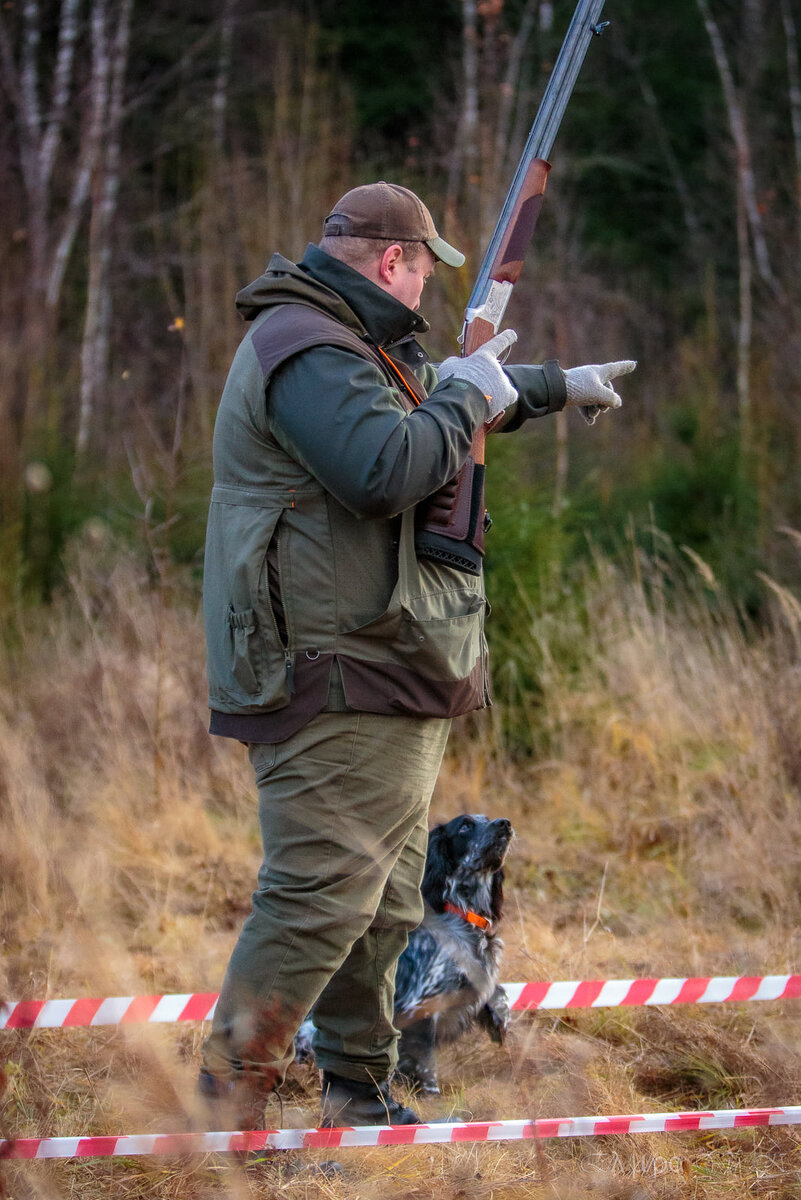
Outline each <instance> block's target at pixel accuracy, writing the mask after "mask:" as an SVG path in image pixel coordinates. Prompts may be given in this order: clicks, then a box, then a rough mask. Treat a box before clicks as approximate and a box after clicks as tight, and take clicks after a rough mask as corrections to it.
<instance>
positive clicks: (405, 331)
mask: <svg viewBox="0 0 801 1200" xmlns="http://www.w3.org/2000/svg"><path fill="white" fill-rule="evenodd" d="M298 266H299V267H300V269H301V270H302V271H305V272H306V273H307V274H308V275H311V277H312V279H316V280H317V281H318V282H319V283H322V284H323V285H324V286H325V287H327V288H330V289H331V291H332V292H336V294H337V295H338V296H340V297H341V298H342V300H344V301H345V303H346V305H347V306H348V308H349V309H350V310H351V312H352V313H353V314H354V315H355V316H356V317H357V318H358V321H359V323H360V325H362V327H363V328H364V329H365V330H366V332H367V334H368V336H369V337H370V338H371V340H372V341H373V342H375V344H376V345H377V346H391V345H392V344H393V343H394V342H399V341H400V340H401V339H402V338H405V337H408V336H409V335H410V334H415V333H425V332H426V331H427V330H428V329H429V324H428V321H426V320H425V318H424V317H421V316H420V314H419V313H416V312H414V311H413V310H412V309H411V308H407V307H406V305H405V304H401V302H400V301H399V300H396V299H395V297H394V296H390V294H389V293H388V292H385V291H384V290H383V288H380V287H378V285H377V284H375V283H373V282H372V281H371V280H370V279H367V278H366V277H365V276H364V275H362V274H361V273H360V272H359V271H356V270H354V269H353V267H349V266H348V265H347V263H343V262H340V261H339V259H338V258H332V256H331V255H330V254H326V253H325V251H324V250H321V249H320V247H319V246H315V245H314V244H313V243H310V244H309V245H308V246H307V247H306V253H305V254H304V256H303V258H302V260H301V261H300V263H298Z"/></svg>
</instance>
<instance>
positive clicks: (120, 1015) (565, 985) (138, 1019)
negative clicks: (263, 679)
mask: <svg viewBox="0 0 801 1200" xmlns="http://www.w3.org/2000/svg"><path fill="white" fill-rule="evenodd" d="M503 986H504V988H505V990H506V994H507V997H508V999H509V1006H510V1008H511V1009H513V1010H514V1011H516V1012H524V1011H532V1010H540V1009H543V1010H545V1009H560V1008H620V1007H627V1006H635V1005H657V1004H722V1003H725V1002H727V1001H744V1000H790V999H796V998H798V997H799V996H801V975H718V976H700V977H697V978H683V979H583V980H566V981H561V982H556V983H505V984H504V985H503ZM216 1003H217V993H216V992H186V993H180V994H176V995H164V996H107V997H106V998H105V999H102V1000H90V999H82V1000H17V1001H10V1002H7V1003H2V1002H0V1029H56V1028H68V1027H77V1026H90V1025H91V1026H96V1025H130V1024H143V1023H148V1022H149V1023H151V1024H163V1023H168V1024H173V1023H175V1022H177V1021H207V1020H209V1019H210V1018H211V1017H212V1016H213V1015H214V1006H215V1005H216Z"/></svg>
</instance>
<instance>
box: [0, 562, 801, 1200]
mask: <svg viewBox="0 0 801 1200" xmlns="http://www.w3.org/2000/svg"><path fill="white" fill-rule="evenodd" d="M107 559H108V561H104V554H103V553H98V551H97V549H96V548H95V549H94V550H93V551H92V553H91V555H89V554H84V553H83V552H81V551H80V549H79V550H78V551H76V553H75V555H74V561H73V563H72V567H71V589H70V590H69V592H68V593H67V594H65V596H64V597H63V598H62V599H60V600H59V601H58V602H56V603H55V604H54V605H53V606H52V607H51V608H50V609H48V610H37V611H36V612H32V613H30V614H21V615H20V616H19V619H18V626H19V636H18V638H16V639H15V640H14V642H13V644H12V645H11V647H10V649H8V650H7V652H6V654H5V658H4V660H3V662H2V665H1V666H0V814H2V831H1V833H0V879H1V881H2V894H1V896H0V936H1V937H2V956H3V957H2V974H0V995H3V996H5V997H8V998H14V999H22V998H28V997H31V998H33V997H36V998H40V997H45V996H52V997H60V996H104V995H131V994H140V993H148V994H151V993H162V992H174V991H178V992H186V991H216V990H217V989H218V987H219V983H220V980H221V976H222V971H223V968H224V965H225V963H226V961H227V957H228V953H229V950H230V947H231V945H232V942H233V939H234V937H235V935H236V932H237V929H238V927H239V924H240V923H241V921H242V920H243V918H244V916H245V915H246V913H247V911H248V908H249V894H250V890H251V887H252V881H253V877H254V874H255V870H256V867H257V865H258V862H259V858H260V855H259V845H258V833H257V826H256V821H255V811H254V799H253V789H252V786H251V779H250V767H249V765H248V763H247V759H246V756H245V753H244V750H243V749H242V748H241V747H239V746H237V745H235V744H229V743H226V742H221V741H212V740H211V739H209V737H208V736H207V733H206V712H205V709H204V700H205V691H204V680H203V658H202V643H201V631H200V624H199V619H198V613H197V606H196V601H195V600H194V599H192V597H191V596H190V594H189V593H187V594H183V593H182V592H181V589H180V588H179V587H178V585H177V584H176V585H175V586H173V587H171V588H165V587H161V588H160V589H157V590H152V589H150V588H149V587H148V586H147V581H146V579H145V578H144V577H143V575H142V573H141V572H140V571H138V570H137V568H136V567H135V566H134V565H133V564H132V563H131V562H130V561H128V560H126V559H125V557H124V556H121V555H120V556H117V555H116V554H115V552H113V551H112V550H109V551H108V555H107ZM90 564H91V565H90ZM689 566H690V569H689V571H688V573H687V574H686V576H685V577H684V578H683V580H682V581H681V582H680V583H679V582H677V581H675V580H673V581H672V582H671V583H670V586H669V587H666V586H665V577H664V575H661V576H659V583H658V586H657V576H656V574H655V573H654V572H653V569H652V568H653V564H650V565H649V566H647V568H641V566H638V565H637V564H634V565H633V566H632V567H631V568H630V569H629V570H622V569H620V568H615V569H613V568H612V567H611V565H609V564H608V563H605V562H597V563H596V564H595V566H594V567H593V569H592V570H591V571H589V572H588V573H587V577H586V579H585V581H584V584H583V586H582V588H581V591H580V596H579V598H578V599H576V598H575V596H574V597H573V599H572V600H571V601H570V602H566V603H565V608H564V612H563V613H561V614H560V615H559V619H558V620H556V619H553V618H550V619H545V618H544V617H543V618H542V619H540V618H538V617H537V616H536V615H534V614H532V618H531V621H530V624H529V626H528V627H527V628H525V629H521V630H520V639H519V645H518V648H517V652H518V653H519V654H520V655H523V656H525V655H526V653H527V652H528V649H530V653H531V657H532V660H533V659H534V658H536V661H537V663H538V668H537V670H538V691H537V696H536V703H535V700H534V699H531V701H530V705H531V711H530V715H529V719H530V720H531V721H532V722H536V723H537V731H538V744H543V745H546V746H547V747H548V749H547V753H546V754H542V755H538V756H537V757H536V758H535V759H529V760H527V761H523V762H520V761H517V762H513V761H511V760H510V759H509V758H508V756H506V755H505V754H504V752H503V750H502V748H501V747H502V742H501V739H500V737H499V733H498V728H497V724H498V723H497V720H493V718H492V717H491V716H489V715H488V714H484V715H483V716H482V717H480V718H479V719H470V720H468V721H466V722H464V723H462V725H461V726H460V727H459V728H457V729H456V730H455V732H454V735H453V738H452V743H451V748H450V752H449V756H448V759H447V762H446V765H445V768H444V770H443V772H442V775H441V778H440V781H439V784H438V786H437V791H436V794H435V798H434V803H433V807H432V816H434V817H437V818H449V817H451V816H453V815H455V814H457V813H458V812H460V811H465V810H466V811H474V812H475V811H483V812H486V813H488V814H490V815H493V816H507V817H509V818H510V819H511V820H512V822H513V824H514V826H515V829H516V832H517V837H516V840H515V842H514V844H513V847H512V851H511V854H510V858H509V869H508V874H507V886H506V916H505V922H504V940H505V942H506V954H505V961H504V968H503V971H502V978H503V979H504V980H528V979H535V980H536V979H581V978H619V977H626V978H630V977H637V976H643V975H648V976H672V975H677V976H684V975H712V974H726V975H738V974H756V975H761V974H766V973H785V972H789V971H797V970H798V969H799V967H800V966H801V946H799V937H801V922H800V921H799V918H800V917H801V891H800V890H799V865H800V864H801V805H799V800H800V799H801V608H800V607H799V605H798V602H797V601H796V600H795V598H794V597H793V596H792V595H790V594H789V593H787V592H785V591H782V590H781V589H778V588H777V587H776V586H775V585H773V584H772V583H771V581H769V580H766V581H765V587H766V589H767V592H768V593H769V594H770V595H771V596H772V602H773V604H774V619H773V620H772V622H770V623H768V624H767V625H766V626H763V627H762V629H761V630H760V631H759V632H758V633H757V632H754V631H752V632H750V633H748V634H746V633H744V632H743V625H742V623H741V622H740V621H739V620H738V619H737V618H736V615H735V614H734V613H733V612H732V611H730V609H729V607H728V606H727V604H726V603H725V600H724V598H722V597H721V596H720V594H719V592H718V591H717V589H716V585H715V581H714V580H712V579H711V578H710V577H709V576H708V573H706V572H705V571H704V566H703V564H701V563H695V564H689ZM649 572H650V574H649ZM568 643H572V646H573V651H574V653H573V654H572V655H571V656H570V662H569V664H568V663H567V662H566V661H565V659H564V656H563V655H562V654H561V653H560V648H561V647H564V646H565V645H566V644H568ZM527 648H528V649H527ZM577 649H580V652H577ZM498 659H500V661H498ZM496 671H497V672H498V673H499V675H500V677H501V678H503V671H504V662H503V650H502V649H501V651H500V652H499V655H498V658H496ZM799 1005H801V1002H799V1001H788V1002H786V1003H785V1004H783V1005H782V1004H778V1003H776V1004H764V1003H763V1004H751V1005H725V1006H705V1007H704V1006H696V1007H682V1008H664V1009H650V1008H649V1009H608V1010H592V1011H586V1010H574V1011H572V1012H570V1013H550V1014H546V1013H541V1014H538V1015H536V1016H534V1015H531V1014H519V1015H516V1016H515V1018H514V1020H513V1025H512V1030H511V1035H510V1037H509V1040H508V1043H507V1045H506V1046H505V1047H504V1048H498V1047H496V1046H494V1045H492V1044H490V1043H489V1042H488V1041H485V1040H483V1039H482V1038H480V1037H479V1038H471V1039H469V1040H467V1041H463V1042H461V1043H460V1044H459V1045H458V1046H456V1047H453V1048H451V1049H450V1050H449V1051H448V1053H447V1054H445V1055H443V1056H442V1070H441V1076H442V1082H443V1094H442V1097H441V1098H437V1099H434V1100H428V1101H424V1102H422V1103H421V1104H420V1105H419V1108H420V1111H421V1113H422V1115H423V1116H424V1117H425V1118H435V1117H445V1116H449V1115H452V1116H454V1117H456V1118H458V1119H462V1118H474V1119H476V1120H484V1119H493V1118H509V1117H555V1116H580V1115H587V1114H600V1115H610V1114H615V1113H636V1112H650V1111H657V1110H665V1111H670V1110H678V1109H693V1108H734V1107H746V1106H754V1107H756V1106H759V1107H762V1106H767V1105H772V1104H797V1103H801V1036H800V1034H801V1020H800V1018H801V1008H800V1007H799ZM202 1037H203V1030H202V1029H201V1028H200V1027H199V1026H193V1025H189V1026H165V1027H128V1028H126V1029H124V1030H123V1029H98V1030H85V1029H78V1030H50V1031H47V1030H43V1031H37V1032H33V1033H15V1032H6V1033H0V1061H2V1065H3V1071H4V1077H3V1080H2V1082H3V1084H4V1091H3V1095H2V1101H3V1108H2V1118H1V1119H2V1128H1V1129H0V1133H2V1135H3V1136H14V1135H16V1136H55V1135H76V1134H101V1133H141V1132H147V1131H167V1130H171V1129H180V1128H182V1126H183V1124H184V1123H185V1121H186V1105H187V1103H188V1102H189V1101H190V1098H191V1094H192V1089H193V1086H194V1080H195V1076H196V1071H197V1063H198V1053H199V1046H200V1042H201V1039H202ZM317 1101H318V1097H317V1080H316V1075H315V1073H314V1071H313V1069H312V1068H310V1067H308V1066H303V1067H298V1068H294V1069H293V1071H292V1073H291V1075H290V1078H289V1080H288V1082H287V1086H286V1088H285V1092H284V1095H283V1097H282V1098H281V1102H280V1105H279V1102H278V1101H275V1102H274V1103H273V1104H272V1105H271V1107H270V1109H269V1110H268V1120H269V1121H270V1123H271V1124H274V1125H289V1124H292V1125H311V1124H315V1123H316V1120H317ZM327 1157H330V1154H326V1153H324V1152H321V1151H320V1152H317V1151H315V1152H309V1153H308V1154H306V1155H304V1156H299V1155H295V1156H288V1157H287V1156H285V1157H284V1158H281V1159H280V1162H279V1163H276V1162H275V1161H269V1162H265V1163H262V1164H256V1165H251V1166H249V1167H247V1168H245V1167H243V1166H241V1165H239V1164H238V1163H236V1162H232V1161H229V1160H227V1159H225V1158H223V1157H217V1158H214V1157H212V1156H207V1157H206V1158H204V1159H200V1160H182V1161H176V1160H172V1159H163V1160H161V1159H147V1158H142V1159H133V1158H131V1159H127V1160H126V1159H122V1160H103V1159H98V1160H85V1161H82V1162H60V1163H56V1162H53V1163H45V1162H37V1163H24V1164H22V1163H16V1162H11V1161H8V1162H6V1163H4V1164H0V1179H1V1180H2V1181H3V1184H4V1186H5V1188H6V1193H7V1195H8V1196H11V1197H14V1200H23V1198H24V1200H27V1198H29V1197H31V1198H33V1197H42V1198H55V1197H73V1196H75V1197H77V1196H81V1197H84V1196H86V1197H92V1198H93V1200H94V1198H98V1200H101V1198H105V1197H109V1198H112V1197H113V1198H115V1200H116V1198H126V1200H127V1198H134V1197H170V1198H173V1197H174V1198H176V1200H179V1198H180V1200H188V1198H192V1200H201V1198H205V1197H213V1196H230V1197H235V1198H238V1197H249V1196H257V1195H258V1196H281V1197H287V1200H300V1198H301V1197H304V1198H305V1197H312V1196H314V1197H318V1196H319V1197H331V1198H332V1200H337V1198H339V1197H365V1198H372V1197H376V1198H377V1197H381V1198H382V1200H395V1198H400V1197H415V1198H417V1197H419V1198H421V1200H422V1198H424V1197H426V1198H427V1197H436V1198H437V1200H457V1198H458V1200H479V1198H484V1197H486V1198H491V1197H494V1198H496V1200H500V1198H501V1197H503V1198H509V1200H512V1198H518V1197H524V1196H527V1197H529V1196H530V1197H536V1198H538V1200H539V1198H540V1197H542V1198H543V1200H545V1198H546V1197H547V1198H549V1200H550V1198H553V1200H557V1198H559V1200H567V1198H568V1197H569V1198H571V1200H572V1198H579V1197H584V1196H604V1197H620V1198H621V1200H623V1198H627V1200H642V1198H644V1197H666V1198H667V1197H679V1196H682V1197H684V1196H691V1197H696V1196H697V1197H708V1198H709V1200H718V1198H721V1200H722V1198H724V1197H726V1198H732V1200H734V1198H739V1197H745V1196H753V1195H759V1196H764V1197H776V1198H778V1197H788V1198H789V1197H801V1144H800V1143H799V1135H798V1133H796V1132H795V1131H794V1130H793V1129H782V1128H773V1129H755V1130H742V1131H736V1132H722V1133H707V1134H686V1133H685V1134H660V1135H644V1136H640V1137H628V1138H624V1137H611V1138H605V1139H592V1140H590V1139H576V1140H564V1141H559V1142H556V1141H548V1142H541V1143H538V1144H533V1143H506V1144H499V1145H494V1146H469V1145H465V1146H453V1147H449V1146H444V1147H418V1148H392V1149H376V1150H367V1151H359V1150H349V1151H342V1152H340V1153H339V1156H338V1157H339V1161H340V1162H341V1163H342V1165H343V1167H344V1170H345V1174H344V1176H337V1177H333V1178H328V1177H326V1176H324V1175H322V1174H320V1173H317V1174H314V1173H310V1172H308V1171H302V1170H299V1169H298V1168H299V1167H301V1166H302V1165H303V1164H305V1163H307V1162H314V1161H319V1160H322V1159H325V1158H327Z"/></svg>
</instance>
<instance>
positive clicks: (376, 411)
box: [203, 246, 565, 742]
mask: <svg viewBox="0 0 801 1200" xmlns="http://www.w3.org/2000/svg"><path fill="white" fill-rule="evenodd" d="M237 307H238V309H239V311H240V312H241V313H242V315H243V316H244V317H245V319H246V320H247V321H249V322H250V323H251V324H250V328H249V330H248V333H247V334H246V336H245V338H244V339H243V341H242V343H241V345H240V347H239V349H238V351H237V353H236V356H235V358H234V361H233V363H232V366H231V370H230V372H229V375H228V379H227V381H226V385H225V389H224V391H223V395H222V399H221V402H220V408H219V412H218V414H217V420H216V424H215V430H214V443H213V459H214V488H213V491H212V496H211V505H210V509H209V518H208V527H207V536H206V559H205V573H204V599H203V603H204V619H205V626H206V640H207V671H208V682H209V707H210V708H211V709H212V722H211V730H212V732H214V733H220V734H222V735H224V736H231V737H237V738H239V739H240V740H242V741H267V742H269V741H281V740H283V739H284V738H286V737H288V736H290V734H291V733H293V732H295V731H296V730H297V729H298V728H300V727H301V726H302V725H303V724H304V723H305V722H307V721H308V720H309V719H310V718H311V717H312V716H314V715H315V714H316V713H317V712H319V711H320V710H321V709H322V708H324V707H325V706H326V704H327V703H328V702H329V681H330V678H331V673H332V666H333V664H334V663H335V662H336V664H337V666H338V675H339V680H341V688H342V689H344V701H345V706H346V707H348V708H352V709H356V710H359V711H367V712H375V713H387V714H393V713H404V714H409V713H413V714H419V715H421V716H454V715H456V714H458V713H463V712H468V711H470V710H471V709H474V708H480V707H483V706H485V705H486V704H487V703H489V690H488V679H487V652H486V641H485V638H484V618H485V610H486V601H485V597H484V585H483V579H482V578H481V577H472V576H469V575H466V574H464V573H462V572H460V571H457V570H456V569H455V568H453V567H450V566H447V565H443V564H438V563H435V562H432V561H428V560H422V559H421V560H419V561H418V560H417V558H416V556H415V553H414V509H415V505H416V504H418V502H420V501H421V500H423V499H424V498H425V497H427V496H429V495H430V494H431V493H432V492H435V491H436V490H437V489H438V488H440V487H441V486H442V485H443V484H444V483H446V482H447V481H448V480H449V479H451V478H452V477H453V476H454V475H455V474H456V473H457V472H458V470H459V468H460V467H461V465H462V463H463V462H464V460H465V459H466V457H467V454H468V452H469V449H470V445H471V441H472V436H473V433H474V431H475V429H476V428H477V427H478V426H479V425H480V424H481V422H482V421H484V420H485V419H486V401H485V399H484V397H483V396H482V394H481V393H480V391H479V390H478V389H477V388H475V387H474V386H473V385H472V384H470V383H467V382H465V381H463V380H458V379H449V380H446V381H444V382H443V383H442V384H439V383H438V381H437V374H436V369H435V367H434V366H433V365H432V364H431V363H430V362H429V360H428V356H427V355H426V353H425V351H424V350H423V349H422V347H421V346H420V345H419V343H418V342H417V340H416V336H415V335H416V334H418V333H424V332H425V331H426V330H427V329H428V325H427V323H426V321H425V320H424V319H423V318H422V317H421V316H419V314H417V313H416V312H413V311H412V310H411V309H409V308H407V307H406V306H405V305H404V304H401V303H400V302H399V301H397V300H395V299H394V297H392V296H390V295H389V294H388V293H386V292H384V291H383V290H382V289H381V288H379V287H377V286H376V285H375V284H373V283H371V282H370V281H369V280H368V279H366V278H365V277H364V276H363V275H361V274H360V273H359V272H357V271H355V270H353V269H352V268H350V267H348V266H346V265H345V264H344V263H341V262H339V261H338V260H337V259H334V258H332V257H331V256H330V255H327V254H325V253H324V252H323V251H321V250H320V249H319V248H318V247H316V246H309V247H308V249H307V251H306V254H305V256H304V258H303V260H302V261H301V262H300V263H299V264H294V263H292V262H290V261H289V260H288V259H285V258H283V257H281V256H280V255H274V256H273V258H272V260H271V262H270V264H269V266H268V268H267V270H266V271H265V273H264V274H263V275H261V276H260V277H259V278H258V279H257V280H255V281H254V283H252V284H250V285H249V286H248V287H246V288H245V289H243V290H242V291H241V292H240V293H239V294H238V296H237ZM376 347H381V348H382V349H383V350H385V351H387V352H389V353H390V354H391V356H392V358H393V360H394V361H395V362H396V363H397V364H398V365H399V366H400V368H401V370H405V371H406V372H407V378H408V377H409V375H408V373H409V372H413V378H412V383H413V384H414V385H415V386H416V388H417V389H418V391H419V392H420V395H421V396H423V397H425V396H426V395H427V399H425V402H424V403H421V404H419V406H416V407H415V406H414V403H413V401H412V400H411V399H410V397H409V396H408V395H407V394H406V392H405V390H404V389H403V388H402V387H399V386H398V385H397V383H396V381H395V377H394V375H393V373H392V370H391V368H390V367H389V366H386V365H385V364H384V362H383V360H382V359H381V357H380V355H379V354H378V351H377V349H376ZM508 374H509V375H510V377H511V378H512V380H513V382H514V384H515V386H516V387H517V389H518V391H519V399H518V401H517V404H516V405H515V406H514V407H513V408H512V409H511V410H509V414H508V418H507V422H506V426H505V428H506V429H511V428H517V427H518V426H519V425H520V424H521V423H522V422H523V421H524V420H525V419H527V418H528V417H531V416H542V415H544V414H546V413H548V412H553V411H556V410H558V409H560V408H562V407H563V405H564V402H565V389H564V376H563V374H562V372H561V370H560V369H559V367H558V364H556V363H554V362H551V363H546V364H545V365H544V366H543V367H533V366H523V367H514V368H508ZM338 686H339V685H338Z"/></svg>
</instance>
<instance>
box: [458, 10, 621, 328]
mask: <svg viewBox="0 0 801 1200" xmlns="http://www.w3.org/2000/svg"><path fill="white" fill-rule="evenodd" d="M603 6H604V0H579V3H578V4H577V6H576V10H575V12H574V13H573V19H572V21H571V22H570V27H569V28H568V31H567V34H566V35H565V40H564V42H563V43H562V48H561V50H560V51H559V56H558V58H557V60H556V63H555V65H554V69H553V71H552V72H551V77H550V79H549V80H548V83H547V86H546V88H545V92H544V93H543V97H542V100H541V102H540V106H539V108H538V110H537V115H536V117H535V118H534V124H533V125H532V126H531V131H530V132H529V135H528V139H527V141H526V146H525V149H524V151H523V154H522V156H521V158H520V162H519V163H518V166H517V171H516V172H515V176H514V179H513V181H512V186H511V187H510V188H509V191H508V193H507V195H506V200H505V201H504V205H503V208H502V209H501V215H500V216H499V218H498V222H497V224H496V226H495V231H494V233H493V235H492V237H491V238H490V241H489V245H488V247H487V251H486V253H485V255H484V258H483V260H482V263H481V267H480V268H479V271H478V275H477V276H476V281H475V284H474V285H473V291H472V292H471V294H470V300H469V301H468V306H467V307H468V312H469V311H470V310H474V311H475V310H477V309H480V308H481V306H482V305H483V304H484V303H485V302H486V300H487V295H488V292H489V288H490V282H491V280H492V278H493V267H494V266H495V264H496V260H497V258H498V255H499V252H500V250H501V249H502V246H503V243H504V239H505V237H506V233H507V230H508V229H509V227H510V225H511V223H512V221H513V219H514V213H515V209H516V207H517V206H518V205H519V204H520V201H521V196H522V194H523V192H524V190H525V188H526V180H527V177H528V174H529V170H530V168H531V164H532V162H533V161H534V160H535V159H547V158H548V155H549V154H550V152H551V148H552V146H553V144H554V141H555V139H556V135H557V133H558V132H559V126H560V125H561V123H562V118H563V117H564V114H565V109H566V108H567V105H568V101H569V100H570V96H571V94H572V92H573V88H574V87H575V85H576V79H577V78H578V74H579V71H580V70H581V67H582V63H583V62H584V58H585V56H586V53H587V50H588V48H589V45H590V42H591V41H592V38H593V35H594V34H595V32H596V26H597V24H598V18H599V17H600V15H601V9H602V8H603ZM501 315H502V314H501ZM496 328H497V326H496Z"/></svg>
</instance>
